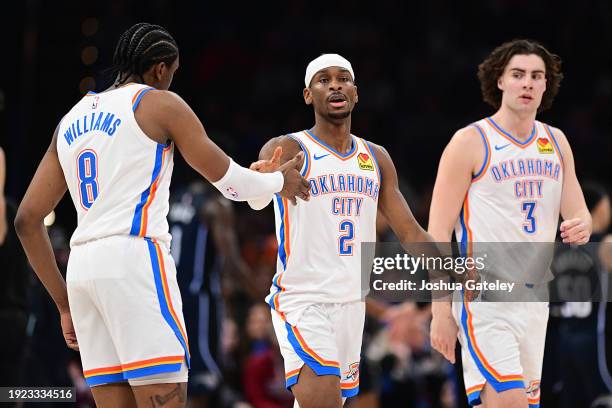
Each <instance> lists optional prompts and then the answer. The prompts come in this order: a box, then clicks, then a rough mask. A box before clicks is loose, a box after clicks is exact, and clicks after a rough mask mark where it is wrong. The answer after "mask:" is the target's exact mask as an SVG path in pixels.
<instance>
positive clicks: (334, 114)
mask: <svg viewBox="0 0 612 408" xmlns="http://www.w3.org/2000/svg"><path fill="white" fill-rule="evenodd" d="M350 115H351V110H350V109H346V110H337V111H329V112H327V116H328V117H329V118H330V119H346V118H348V117H349V116H350Z"/></svg>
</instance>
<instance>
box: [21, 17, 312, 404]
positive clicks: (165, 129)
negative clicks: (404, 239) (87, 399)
mask: <svg viewBox="0 0 612 408" xmlns="http://www.w3.org/2000/svg"><path fill="white" fill-rule="evenodd" d="M113 63H114V68H115V70H116V72H117V73H118V75H117V79H116V82H115V84H114V85H113V86H111V87H110V88H109V89H107V90H106V91H104V92H102V93H99V94H96V93H93V92H90V93H89V94H88V95H86V96H85V97H83V98H82V99H81V100H80V101H79V102H77V104H76V105H75V106H74V107H73V108H72V109H71V110H70V111H69V112H68V113H67V114H66V115H65V116H64V118H63V119H62V120H61V121H60V123H59V125H58V126H57V129H56V130H55V133H54V135H53V138H52V141H51V145H50V146H49V149H48V150H47V153H46V154H45V156H44V157H43V159H42V162H41V164H40V165H39V167H38V170H37V172H36V174H35V175H34V178H33V180H32V182H31V184H30V187H29V188H28V191H27V192H26V194H25V197H24V199H23V201H22V203H21V206H20V208H19V213H18V215H17V219H16V221H15V225H16V227H17V230H18V233H19V237H20V239H21V242H22V244H23V246H24V248H25V250H26V253H27V255H28V258H29V260H30V263H31V264H32V267H33V268H34V270H35V272H36V274H37V275H38V276H39V278H40V279H41V281H42V282H43V284H44V285H45V287H46V288H47V290H48V291H49V293H50V294H51V296H52V297H53V300H54V301H55V303H56V305H57V307H58V309H59V312H60V315H61V322H62V327H63V331H64V337H65V339H66V343H67V345H68V346H69V347H71V348H74V349H77V348H79V347H80V351H81V358H82V362H83V371H84V375H85V378H86V380H87V382H88V384H89V385H90V386H92V387H93V394H94V397H95V399H96V403H97V405H98V406H101V407H122V406H133V405H135V404H136V403H137V404H138V405H139V406H144V404H147V406H158V405H164V406H173V407H174V406H176V407H178V406H184V403H185V390H186V387H185V382H186V381H187V367H188V365H189V347H188V342H187V338H186V336H185V328H184V322H183V318H182V313H181V298H180V294H179V292H178V287H177V283H176V276H175V267H174V263H173V261H172V258H171V257H170V253H169V248H168V246H169V241H170V234H169V233H168V223H167V221H166V214H167V213H168V196H169V185H170V177H171V174H172V167H173V154H174V147H175V145H176V147H178V149H179V150H180V151H181V153H182V154H183V156H184V157H185V160H186V161H187V163H189V164H190V165H191V166H192V167H193V168H194V169H196V170H197V171H198V172H199V173H200V174H201V175H202V176H204V177H205V178H206V179H208V180H209V181H211V182H213V184H214V186H215V187H216V188H218V189H219V190H220V191H221V192H222V193H223V195H224V196H226V197H227V198H230V199H233V200H247V199H250V198H256V197H259V196H262V195H270V194H273V193H275V192H276V193H279V194H280V195H282V196H284V199H287V200H295V198H296V196H301V197H303V198H306V196H307V183H306V182H305V180H303V179H302V178H301V177H300V175H299V172H298V171H297V170H296V169H295V168H296V167H298V166H299V165H301V157H300V156H296V157H295V158H292V159H291V160H290V161H289V163H287V165H286V166H283V167H282V168H281V169H280V170H281V172H282V173H275V174H259V173H257V172H254V171H251V170H247V169H245V168H243V167H241V166H238V165H237V164H235V163H234V162H233V161H232V160H231V159H230V158H229V157H228V156H226V155H225V153H224V152H223V151H222V150H221V149H220V148H219V147H217V146H216V145H215V144H214V143H213V142H212V141H211V140H210V139H209V138H208V137H207V135H206V132H205V131H204V128H203V126H202V124H201V123H200V121H199V120H198V118H197V117H196V116H195V114H194V113H193V111H192V110H191V109H190V108H189V106H188V105H187V104H186V103H185V102H184V101H183V100H182V99H181V98H180V97H179V96H177V95H176V94H174V93H171V92H168V91H167V90H168V88H169V87H170V83H171V82H172V78H173V75H174V73H175V71H176V70H177V68H178V66H179V56H178V47H177V45H176V42H175V41H174V39H173V38H172V36H171V35H170V34H169V33H168V32H167V31H166V30H165V29H163V28H162V27H160V26H156V25H151V24H146V23H140V24H136V25H134V26H133V27H131V28H130V29H128V30H127V31H126V32H125V33H124V34H123V35H122V36H121V38H120V39H119V42H118V44H117V47H116V49H115V53H114V57H113ZM292 167H293V169H292ZM66 189H68V190H69V191H70V196H71V198H72V201H73V203H74V205H75V208H76V211H77V216H78V226H77V229H76V231H75V232H74V234H73V235H72V239H71V248H72V250H71V254H70V261H69V265H68V271H67V279H66V280H67V282H64V279H63V278H62V276H61V275H60V273H59V271H58V269H57V267H56V265H55V261H54V259H53V254H52V252H51V247H50V245H49V239H48V236H47V234H46V231H45V228H44V225H43V218H44V217H45V216H46V215H47V214H48V213H50V212H51V210H52V209H53V208H54V207H55V206H56V204H57V203H58V201H59V200H60V199H61V198H62V196H63V195H64V193H65V191H66ZM66 283H67V288H66ZM73 323H74V328H73ZM77 339H78V343H77ZM130 386H131V388H130Z"/></svg>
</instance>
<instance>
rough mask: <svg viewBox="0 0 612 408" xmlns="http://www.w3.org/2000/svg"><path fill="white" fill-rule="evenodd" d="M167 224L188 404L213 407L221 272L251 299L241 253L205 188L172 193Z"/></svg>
mask: <svg viewBox="0 0 612 408" xmlns="http://www.w3.org/2000/svg"><path fill="white" fill-rule="evenodd" d="M168 220H169V222H170V233H171V234H172V245H171V252H172V257H173V258H174V261H175V263H176V268H177V281H178V284H179V288H180V291H181V297H182V301H183V314H184V318H185V326H186V328H187V337H188V338H189V343H190V352H191V369H190V373H189V383H188V387H187V393H188V398H189V404H190V405H191V406H192V407H209V406H210V407H217V406H219V404H220V394H219V393H220V390H221V387H222V382H223V366H222V364H221V332H222V329H223V328H222V324H223V315H224V311H223V309H224V299H223V290H222V276H223V272H227V275H230V276H232V277H233V278H234V279H235V280H236V281H238V282H239V283H240V284H241V285H240V287H241V288H243V289H244V292H246V293H251V294H252V296H253V297H255V296H256V294H257V293H255V294H253V289H254V287H255V285H254V284H253V283H252V282H253V276H252V272H251V270H250V268H249V267H248V266H247V264H246V263H245V262H244V260H243V259H242V256H241V254H240V247H239V245H238V238H237V236H236V232H235V226H234V225H235V224H234V214H233V210H232V204H231V203H230V202H229V201H228V200H226V199H225V198H223V197H222V196H221V195H220V194H219V193H218V192H217V191H216V190H214V189H211V188H210V187H209V185H208V184H207V183H204V182H203V181H196V182H193V183H191V184H190V185H189V186H188V187H187V188H179V189H177V190H176V192H175V193H173V194H172V196H171V199H170V211H169V214H168Z"/></svg>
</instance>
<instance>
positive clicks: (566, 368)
mask: <svg viewBox="0 0 612 408" xmlns="http://www.w3.org/2000/svg"><path fill="white" fill-rule="evenodd" d="M582 189H583V191H584V197H585V200H586V204H587V207H588V209H589V211H590V213H591V217H592V219H593V233H592V235H591V240H590V242H591V243H590V244H589V245H588V246H586V247H573V246H563V247H560V248H557V251H556V253H555V259H554V261H553V264H552V268H553V270H554V272H555V275H556V276H559V275H561V276H563V280H564V283H563V285H558V286H557V288H556V289H557V290H558V291H561V292H558V293H559V295H561V296H568V298H571V295H569V294H566V293H563V292H565V291H567V290H568V289H569V290H573V289H574V288H580V289H581V291H585V293H590V294H593V295H594V296H595V297H596V299H595V300H597V301H592V302H589V301H583V302H565V303H561V304H555V305H552V304H551V310H550V311H551V317H552V316H554V317H553V318H551V323H553V327H554V324H556V326H557V327H556V329H557V331H558V335H557V336H556V337H555V338H553V339H552V341H554V342H556V343H557V345H558V350H559V351H560V352H562V353H563V358H561V359H560V361H556V364H558V370H557V372H556V373H555V374H559V376H560V379H561V381H562V383H563V387H561V392H560V395H559V406H560V407H563V408H565V407H567V408H570V407H589V406H591V404H592V403H593V401H595V399H597V397H599V396H601V395H605V394H610V393H612V377H611V376H610V372H609V370H608V364H607V361H606V338H605V328H606V314H607V310H606V308H607V303H608V302H607V297H608V294H607V292H608V279H609V277H608V271H607V270H606V265H605V263H604V262H602V260H601V259H600V256H599V253H600V252H601V250H603V249H604V248H603V247H604V245H605V244H604V245H602V241H603V240H604V239H605V236H606V232H607V231H608V228H609V226H610V196H609V195H608V193H607V191H606V189H605V188H604V187H603V186H602V185H600V184H598V183H595V182H587V183H584V184H583V186H582ZM557 281H558V280H557ZM568 281H569V282H570V283H569V284H568ZM574 290H575V289H574ZM568 298H566V299H568ZM570 300H571V299H570ZM599 300H601V301H599Z"/></svg>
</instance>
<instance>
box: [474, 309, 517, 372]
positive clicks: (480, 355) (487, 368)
mask: <svg viewBox="0 0 612 408" xmlns="http://www.w3.org/2000/svg"><path fill="white" fill-rule="evenodd" d="M463 307H465V311H466V312H467V326H468V336H469V337H470V340H471V342H472V346H473V347H474V351H475V352H476V355H477V356H478V359H479V360H480V362H481V363H482V365H483V366H484V367H485V369H486V370H487V371H488V372H489V374H491V375H492V376H493V377H494V378H495V379H496V380H497V381H498V382H507V381H523V376H522V375H518V374H509V375H501V374H500V373H498V372H497V371H496V370H495V369H494V368H493V366H491V364H489V362H488V361H487V359H486V358H485V357H484V354H482V352H481V351H480V348H479V347H478V343H476V336H475V335H474V326H473V325H472V313H471V312H470V308H469V302H466V301H465V299H464V301H463Z"/></svg>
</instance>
